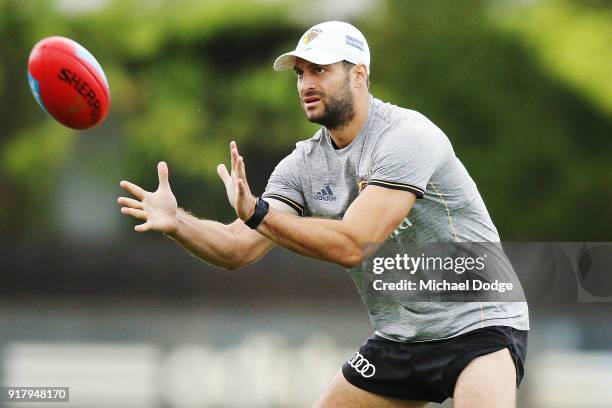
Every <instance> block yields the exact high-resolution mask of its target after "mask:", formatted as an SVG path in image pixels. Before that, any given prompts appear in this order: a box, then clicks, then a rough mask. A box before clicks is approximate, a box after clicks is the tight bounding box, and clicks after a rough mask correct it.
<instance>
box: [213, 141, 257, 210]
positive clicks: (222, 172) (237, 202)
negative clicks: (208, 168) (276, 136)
mask: <svg viewBox="0 0 612 408" xmlns="http://www.w3.org/2000/svg"><path fill="white" fill-rule="evenodd" d="M230 158H231V163H232V164H231V167H232V168H231V173H228V171H227V168H226V167H225V164H220V165H218V166H217V173H218V174H219V177H221V180H222V181H223V184H225V191H226V193H227V199H228V200H229V202H230V204H231V205H232V207H234V210H236V215H237V216H238V218H240V219H241V220H244V221H246V220H248V219H249V218H251V215H253V212H254V211H255V202H256V201H257V199H256V198H255V197H254V196H253V194H251V189H250V188H249V183H248V182H247V178H246V169H245V166H244V159H243V158H242V156H241V155H240V154H239V153H238V146H237V145H236V142H231V143H230Z"/></svg>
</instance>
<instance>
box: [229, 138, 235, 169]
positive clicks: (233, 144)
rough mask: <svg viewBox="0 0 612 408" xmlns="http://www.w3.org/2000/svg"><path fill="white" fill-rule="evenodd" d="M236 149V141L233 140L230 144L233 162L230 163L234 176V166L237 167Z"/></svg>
mask: <svg viewBox="0 0 612 408" xmlns="http://www.w3.org/2000/svg"><path fill="white" fill-rule="evenodd" d="M235 148H236V142H234V141H233V140H232V141H231V142H230V160H231V162H230V167H231V170H232V174H233V172H234V166H235V163H234V149H235Z"/></svg>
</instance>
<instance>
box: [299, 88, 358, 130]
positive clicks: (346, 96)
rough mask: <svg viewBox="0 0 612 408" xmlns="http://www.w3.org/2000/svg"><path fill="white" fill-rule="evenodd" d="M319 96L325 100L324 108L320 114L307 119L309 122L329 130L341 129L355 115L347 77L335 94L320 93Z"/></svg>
mask: <svg viewBox="0 0 612 408" xmlns="http://www.w3.org/2000/svg"><path fill="white" fill-rule="evenodd" d="M320 96H321V100H322V101H324V102H325V110H324V111H323V113H322V114H321V115H320V116H316V117H313V118H310V119H308V120H309V121H310V122H314V123H318V124H319V125H323V126H325V127H326V128H327V129H330V130H331V129H342V128H343V127H345V126H346V125H348V124H349V122H350V121H351V120H353V118H354V117H355V104H354V103H353V102H354V100H353V94H352V93H351V88H350V81H349V80H348V78H347V81H346V82H345V83H344V86H343V87H342V88H340V89H339V90H338V92H337V93H336V95H329V96H328V95H326V94H324V93H321V94H320Z"/></svg>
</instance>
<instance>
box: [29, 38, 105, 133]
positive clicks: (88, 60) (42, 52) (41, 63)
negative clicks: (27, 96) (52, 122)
mask: <svg viewBox="0 0 612 408" xmlns="http://www.w3.org/2000/svg"><path fill="white" fill-rule="evenodd" d="M28 82H29V84H30V89H31V90H32V94H33V95H34V98H36V101H37V102H38V104H39V105H40V106H41V107H42V108H43V109H44V110H45V111H47V112H48V113H49V114H50V115H51V116H53V117H54V118H55V119H56V120H57V121H58V122H60V123H62V124H64V125H66V126H68V127H71V128H73V129H87V128H90V127H92V126H95V125H97V124H99V123H100V122H102V120H104V118H105V117H106V114H107V113H108V107H109V105H110V90H109V87H108V81H107V80H106V76H105V75H104V71H102V67H101V66H100V64H99V63H98V61H96V59H95V58H94V56H93V55H91V53H90V52H89V51H87V50H86V49H85V48H84V47H82V46H81V45H79V44H78V43H76V42H75V41H72V40H70V39H68V38H64V37H47V38H44V39H42V40H40V41H39V42H38V43H37V44H36V45H35V46H34V48H33V49H32V52H31V53H30V58H29V60H28Z"/></svg>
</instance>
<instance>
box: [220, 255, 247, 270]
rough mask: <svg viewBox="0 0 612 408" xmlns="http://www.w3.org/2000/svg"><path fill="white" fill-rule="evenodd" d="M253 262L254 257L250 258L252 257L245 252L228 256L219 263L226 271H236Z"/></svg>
mask: <svg viewBox="0 0 612 408" xmlns="http://www.w3.org/2000/svg"><path fill="white" fill-rule="evenodd" d="M253 262H255V259H252V257H249V256H247V255H246V254H234V255H233V256H232V257H228V258H227V262H226V263H225V264H224V265H221V267H222V268H223V269H225V270H227V271H237V270H238V269H241V268H242V267H244V266H247V265H250V264H252V263H253Z"/></svg>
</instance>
